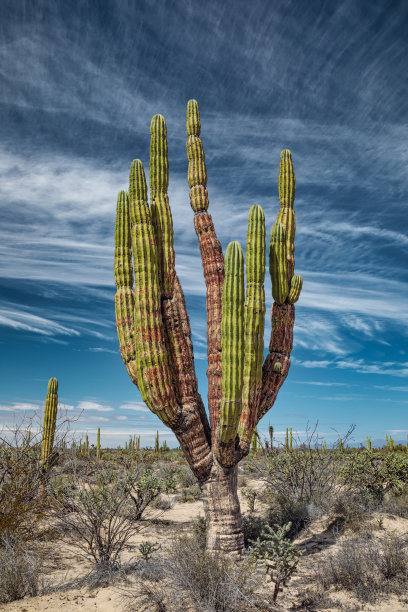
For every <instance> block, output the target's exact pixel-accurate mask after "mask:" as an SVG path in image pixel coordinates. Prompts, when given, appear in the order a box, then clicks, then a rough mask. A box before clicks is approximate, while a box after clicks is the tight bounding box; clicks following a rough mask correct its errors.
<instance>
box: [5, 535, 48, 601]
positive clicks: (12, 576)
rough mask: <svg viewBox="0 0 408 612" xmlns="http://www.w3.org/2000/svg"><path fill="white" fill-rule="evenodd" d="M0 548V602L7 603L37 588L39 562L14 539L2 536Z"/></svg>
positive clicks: (27, 594) (32, 593) (32, 594)
mask: <svg viewBox="0 0 408 612" xmlns="http://www.w3.org/2000/svg"><path fill="white" fill-rule="evenodd" d="M1 544H2V546H1V548H0V603H8V602H10V601H15V600H17V599H22V598H23V597H26V596H32V597H33V596H35V595H37V594H38V590H39V575H40V570H41V562H40V560H39V558H38V557H36V556H35V555H33V554H32V553H30V552H29V551H28V549H27V548H25V547H24V545H23V544H21V543H17V542H16V541H14V540H9V539H7V538H3V539H2V542H1Z"/></svg>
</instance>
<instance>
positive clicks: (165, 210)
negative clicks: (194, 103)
mask: <svg viewBox="0 0 408 612" xmlns="http://www.w3.org/2000/svg"><path fill="white" fill-rule="evenodd" d="M150 135H151V139H150V164H149V177H150V210H151V215H152V222H153V228H154V234H155V239H156V246H157V259H158V268H159V278H160V284H161V289H162V297H167V298H171V296H172V295H173V290H174V280H175V276H176V271H175V268H174V260H175V256H174V249H173V218H172V216H171V211H170V205H169V197H168V195H167V189H168V185H169V162H168V154H167V127H166V122H165V120H164V117H163V116H162V115H155V116H154V117H153V119H152V121H151V124H150Z"/></svg>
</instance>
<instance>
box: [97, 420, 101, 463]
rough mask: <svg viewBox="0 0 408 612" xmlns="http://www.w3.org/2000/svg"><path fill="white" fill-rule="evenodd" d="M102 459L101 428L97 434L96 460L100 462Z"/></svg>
mask: <svg viewBox="0 0 408 612" xmlns="http://www.w3.org/2000/svg"><path fill="white" fill-rule="evenodd" d="M100 458H101V428H100V427H98V431H97V433H96V459H97V460H98V461H100Z"/></svg>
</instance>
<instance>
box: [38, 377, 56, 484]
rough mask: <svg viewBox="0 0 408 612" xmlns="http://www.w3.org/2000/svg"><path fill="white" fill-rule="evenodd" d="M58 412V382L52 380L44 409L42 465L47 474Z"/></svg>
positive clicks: (54, 379) (49, 383)
mask: <svg viewBox="0 0 408 612" xmlns="http://www.w3.org/2000/svg"><path fill="white" fill-rule="evenodd" d="M57 410H58V380H57V379H56V378H50V380H49V381H48V388H47V397H46V400H45V408H44V425H43V433H42V445H41V464H42V467H43V470H44V471H45V472H46V471H47V470H48V469H49V467H50V464H51V460H52V459H51V457H52V453H53V447H54V436H55V428H56V424H57Z"/></svg>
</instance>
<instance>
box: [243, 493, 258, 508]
mask: <svg viewBox="0 0 408 612" xmlns="http://www.w3.org/2000/svg"><path fill="white" fill-rule="evenodd" d="M242 495H243V496H244V497H245V499H246V500H247V504H248V510H249V513H250V514H252V513H253V512H254V511H255V500H256V496H257V492H256V491H254V489H251V488H250V487H248V488H247V489H242Z"/></svg>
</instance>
